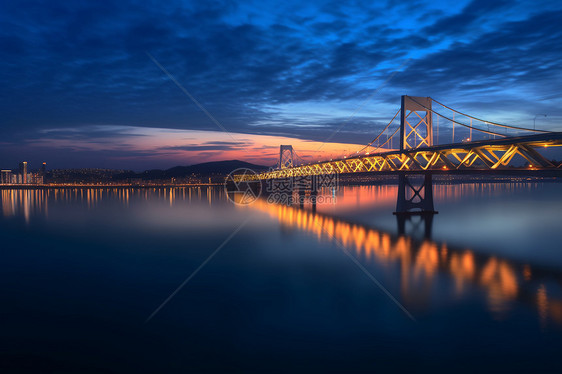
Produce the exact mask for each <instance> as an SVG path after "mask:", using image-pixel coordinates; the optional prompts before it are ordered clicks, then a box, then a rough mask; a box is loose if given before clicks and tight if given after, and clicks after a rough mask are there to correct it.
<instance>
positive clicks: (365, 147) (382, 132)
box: [355, 109, 401, 154]
mask: <svg viewBox="0 0 562 374" xmlns="http://www.w3.org/2000/svg"><path fill="white" fill-rule="evenodd" d="M400 110H401V109H398V111H397V112H396V114H395V115H394V117H392V119H391V120H390V122H389V123H388V125H386V126H385V128H384V129H383V130H382V131H381V132H380V133H379V134H378V135H377V136H376V137H375V138H374V139H373V140H372V141H371V142H370V143H369V144H367V145H366V146H364V147H363V148H361V149H360V150H359V151H357V152H355V153H356V154H357V153H360V152H363V151H364V150H365V149H367V148H369V147H370V146H371V145H373V143H374V142H376V141H377V140H379V138H380V137H381V136H382V135H383V134H384V132H385V131H386V130H387V129H388V127H389V126H390V125H391V124H392V121H394V119H395V118H396V116H397V115H398V113H400ZM393 135H394V134H393ZM380 147H381V146H378V147H377V149H378V148H380Z"/></svg>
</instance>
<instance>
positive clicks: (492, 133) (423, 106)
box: [410, 96, 507, 138]
mask: <svg viewBox="0 0 562 374" xmlns="http://www.w3.org/2000/svg"><path fill="white" fill-rule="evenodd" d="M410 100H412V101H413V102H415V103H416V104H418V105H419V106H421V107H422V108H425V109H426V110H429V111H430V112H431V113H435V114H437V115H438V116H440V117H443V118H445V119H446V120H449V121H451V122H452V123H456V124H457V125H461V126H464V127H466V128H469V129H474V130H476V131H480V132H483V133H485V134H490V135H497V136H501V137H502V138H505V137H506V136H507V135H504V134H500V133H498V132H494V131H487V130H482V129H479V128H477V127H472V126H469V125H465V124H464V123H461V122H457V121H455V120H453V119H451V118H449V117H446V116H444V115H443V114H441V113H439V112H436V111H434V110H433V109H431V108H428V107H426V106H425V105H423V104H420V103H419V102H418V101H417V100H415V99H413V98H412V97H411V96H410ZM461 114H462V113H461ZM479 121H480V120H479ZM490 123H491V122H490Z"/></svg>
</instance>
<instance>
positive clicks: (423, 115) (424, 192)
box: [394, 95, 437, 227]
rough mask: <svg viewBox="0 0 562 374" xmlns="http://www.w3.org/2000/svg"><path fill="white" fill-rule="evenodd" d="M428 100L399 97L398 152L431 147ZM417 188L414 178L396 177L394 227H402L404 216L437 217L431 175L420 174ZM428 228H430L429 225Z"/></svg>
mask: <svg viewBox="0 0 562 374" xmlns="http://www.w3.org/2000/svg"><path fill="white" fill-rule="evenodd" d="M431 114H432V113H431V97H418V96H406V95H403V96H402V101H401V107H400V151H408V150H411V149H415V148H419V147H431V146H432V145H433V121H432V116H431ZM424 174H425V175H424V176H423V182H422V183H421V185H416V183H414V180H413V179H415V178H412V175H408V173H407V172H402V173H400V174H399V176H398V199H397V201H396V212H394V214H396V215H397V216H398V226H399V227H403V226H404V217H403V216H404V215H412V214H421V215H425V214H429V215H433V214H435V213H437V212H436V211H435V210H434V208H433V181H432V175H431V172H429V171H428V172H426V173H424ZM430 226H431V225H430Z"/></svg>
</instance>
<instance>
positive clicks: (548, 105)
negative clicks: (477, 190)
mask: <svg viewBox="0 0 562 374" xmlns="http://www.w3.org/2000/svg"><path fill="white" fill-rule="evenodd" d="M561 16H562V10H561V4H560V3H559V2H557V1H528V2H508V1H503V0H502V1H483V0H473V1H464V2H463V1H459V2H455V3H453V4H452V3H451V2H449V1H421V0H420V1H410V2H404V1H394V0H389V1H387V2H380V3H379V2H372V1H354V2H337V1H321V2H317V3H303V2H296V1H287V2H283V3H280V4H277V5H269V4H268V3H267V2H252V1H247V2H233V1H210V2H184V1H170V2H158V1H148V2H134V1H127V0H124V1H107V0H106V1H72V2H69V1H48V2H44V1H29V0H26V1H22V0H17V1H16V0H13V1H9V0H8V1H4V2H2V4H1V5H0V22H1V24H2V28H0V51H1V53H2V58H1V59H0V78H1V79H2V85H1V86H0V112H1V113H2V117H1V128H0V136H1V137H2V141H4V142H12V143H17V142H18V141H20V140H21V139H23V138H30V137H40V136H41V134H43V133H42V132H41V130H45V129H52V128H75V127H80V126H92V125H114V126H127V125H131V126H150V127H170V128H183V129H205V130H209V129H216V128H215V127H214V124H213V123H212V122H211V121H210V120H209V119H208V118H207V116H206V115H205V114H204V113H202V112H201V111H200V110H199V109H198V108H197V107H196V106H195V105H194V104H193V103H192V102H191V101H190V100H189V98H187V97H186V96H185V95H184V94H183V93H182V92H181V90H180V89H178V87H176V86H175V85H174V84H173V83H172V82H171V81H170V80H169V79H168V77H167V76H166V75H165V74H164V73H163V72H162V71H161V70H160V69H159V68H158V67H157V66H156V65H155V64H154V63H153V62H152V61H151V60H150V59H149V58H148V57H147V54H146V52H149V53H150V54H151V55H153V56H154V57H155V58H156V59H157V60H158V61H159V62H160V63H161V64H162V65H163V66H165V67H166V69H167V70H168V71H169V72H170V73H171V74H173V75H174V77H176V78H177V79H178V81H179V82H180V83H181V84H182V85H183V86H184V87H185V88H186V89H187V90H188V91H189V92H190V93H191V94H193V95H194V96H195V97H196V98H197V99H198V100H199V101H200V102H201V103H202V104H203V105H204V106H205V107H206V108H207V109H208V110H209V112H211V113H212V114H213V116H214V117H215V118H217V119H218V120H219V121H220V122H221V123H222V124H223V125H224V126H225V127H227V128H228V129H229V130H230V131H233V132H245V133H256V134H283V135H287V136H294V137H300V138H305V139H314V140H323V139H325V138H326V136H327V134H328V133H330V131H333V130H334V129H336V128H338V127H339V126H340V124H341V123H342V122H344V121H346V120H347V119H348V117H349V115H351V113H352V112H353V111H354V110H355V108H357V107H358V106H359V105H360V103H361V102H362V101H363V100H364V99H365V98H367V97H369V96H370V95H371V94H372V93H373V92H374V90H375V89H377V87H379V88H381V84H383V82H385V80H386V79H388V78H389V77H390V76H391V75H392V74H393V73H394V72H395V71H396V70H397V69H398V68H399V67H400V66H402V67H401V68H400V69H399V70H400V71H399V72H398V73H397V74H396V75H395V76H393V78H392V79H391V80H390V81H389V82H388V83H387V84H386V85H385V86H384V87H382V89H381V90H380V93H378V94H377V95H376V96H375V97H374V98H373V99H372V100H371V102H370V103H369V104H368V105H367V107H366V108H367V109H369V111H366V112H363V113H359V115H358V116H356V117H355V118H353V119H352V120H351V121H349V122H348V124H347V125H346V126H345V127H344V128H343V130H342V131H341V133H340V134H338V137H337V138H336V139H334V140H339V141H354V142H358V143H362V142H363V143H364V142H366V141H365V139H367V138H370V137H372V136H371V135H375V134H376V133H377V130H378V129H380V128H382V126H384V125H385V124H386V121H387V120H388V119H390V117H391V116H392V115H393V110H394V109H395V107H397V106H398V105H399V96H400V95H402V94H412V95H423V96H429V95H431V96H434V97H436V98H439V99H442V100H443V101H445V102H447V103H450V104H452V105H453V106H455V105H454V104H458V105H456V106H459V105H460V106H462V109H465V110H466V111H470V112H474V113H481V114H484V115H485V114H490V115H492V116H495V119H499V118H498V116H500V115H501V114H504V113H509V112H510V111H513V113H510V116H512V117H510V118H506V120H514V121H519V122H524V121H529V118H532V117H533V116H534V114H535V113H537V112H543V113H548V114H549V117H548V118H549V120H551V121H554V120H555V119H556V118H557V116H561V115H562V111H561V110H560V109H559V108H560V107H561V105H560V104H561V101H562V98H561V97H560V90H559V87H560V84H561V78H562V74H561V68H560V65H559V63H558V61H559V60H560V58H561V57H562V56H561V55H562V53H561V50H560V48H559V41H560V40H562V38H561V37H562V24H561V23H560V22H559V20H560V19H561ZM408 59H410V60H408ZM406 61H408V62H407V63H406V64H405V65H403V64H404V62H406ZM299 103H300V104H303V105H308V106H309V107H310V108H311V112H313V113H311V114H310V113H307V114H303V113H302V112H296V111H295V112H291V110H288V109H287V108H288V107H290V106H291V105H293V104H299ZM321 115H323V117H322V116H321ZM319 129H320V130H319ZM108 131H109V132H110V133H111V131H112V130H111V129H109V130H108ZM98 135H99V134H98ZM116 135H119V134H116ZM80 136H87V135H84V132H81V133H80ZM108 136H109V135H108ZM96 137H97V138H99V136H96ZM205 146H206V147H210V145H205ZM0 157H4V158H6V157H8V158H13V159H14V160H11V159H10V162H14V161H15V160H16V159H17V158H18V157H20V156H19V155H14V154H10V155H6V154H5V153H4V154H3V153H2V152H1V151H0Z"/></svg>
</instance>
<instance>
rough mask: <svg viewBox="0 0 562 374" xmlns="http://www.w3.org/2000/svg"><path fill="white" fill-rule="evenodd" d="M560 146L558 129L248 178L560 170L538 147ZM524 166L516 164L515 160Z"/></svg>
mask: <svg viewBox="0 0 562 374" xmlns="http://www.w3.org/2000/svg"><path fill="white" fill-rule="evenodd" d="M559 146H562V132H553V133H546V134H539V135H529V136H519V137H509V138H502V139H489V140H480V141H473V142H466V143H455V144H444V145H438V146H432V147H420V148H413V149H407V150H395V151H388V152H384V153H374V154H370V155H369V154H365V155H358V156H354V157H349V158H343V159H336V160H330V161H324V162H318V163H314V164H308V165H301V166H296V167H292V168H286V169H280V170H272V171H269V172H265V173H261V174H258V175H256V176H254V177H253V178H252V179H277V178H290V177H298V176H309V175H321V174H334V173H339V174H348V173H365V172H375V173H376V172H385V173H396V172H405V171H412V172H422V171H429V170H435V171H437V170H439V171H441V172H447V171H451V172H454V171H462V170H465V171H468V170H472V171H486V170H488V171H494V170H497V171H500V170H513V169H520V170H521V169H526V170H529V169H531V170H556V169H558V170H560V168H561V165H558V164H553V163H552V162H551V161H549V160H548V159H547V158H545V157H544V156H542V155H541V154H540V153H539V150H540V149H544V148H547V147H559ZM517 159H519V160H518V161H517V162H518V163H519V164H521V163H522V162H525V161H526V162H525V163H526V164H527V166H526V167H521V166H518V167H517V166H516V167H514V166H513V164H514V163H515V160H517Z"/></svg>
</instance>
